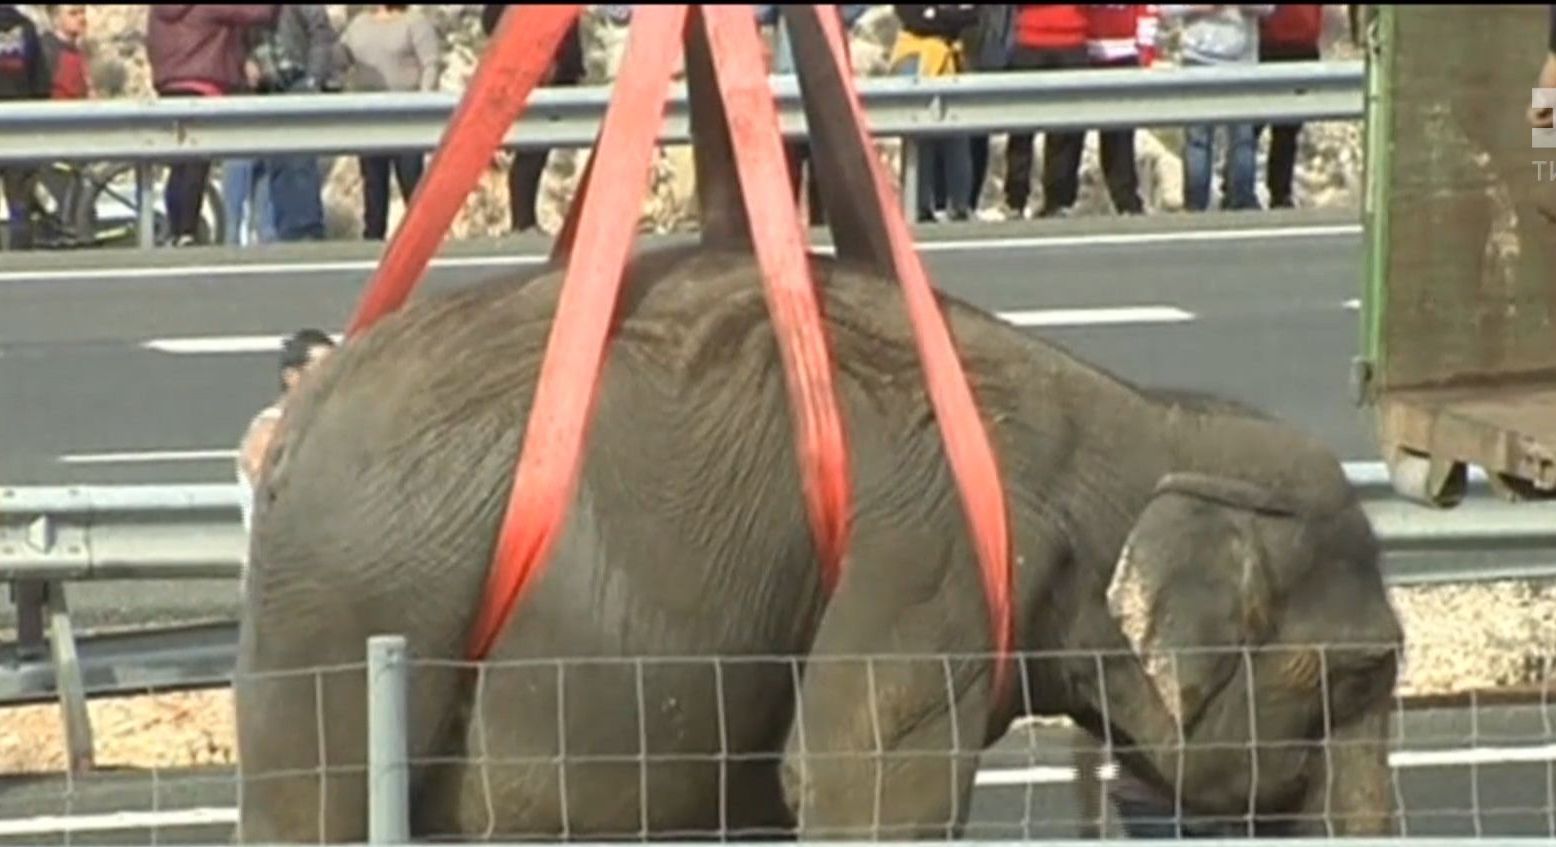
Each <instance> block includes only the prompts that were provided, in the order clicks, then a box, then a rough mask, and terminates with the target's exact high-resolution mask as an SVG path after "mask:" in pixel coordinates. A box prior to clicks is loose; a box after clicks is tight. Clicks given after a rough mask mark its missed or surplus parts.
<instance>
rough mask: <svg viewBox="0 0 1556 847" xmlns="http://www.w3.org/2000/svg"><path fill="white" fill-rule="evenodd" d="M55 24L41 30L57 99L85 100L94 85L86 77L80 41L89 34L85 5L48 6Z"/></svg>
mask: <svg viewBox="0 0 1556 847" xmlns="http://www.w3.org/2000/svg"><path fill="white" fill-rule="evenodd" d="M44 9H45V10H47V12H48V15H49V23H50V25H51V26H52V27H53V28H52V29H51V30H49V31H48V32H44V33H40V34H39V37H40V38H42V40H43V55H44V58H45V60H46V61H47V62H48V65H49V79H50V80H52V83H53V91H52V93H51V95H50V96H51V97H52V98H53V99H55V100H85V99H86V97H87V95H88V94H89V93H90V89H91V86H89V85H88V84H87V79H86V59H85V57H83V56H82V55H81V40H82V38H83V37H84V36H85V35H86V7H85V6H45V7H44Z"/></svg>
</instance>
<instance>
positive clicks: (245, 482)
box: [237, 329, 335, 532]
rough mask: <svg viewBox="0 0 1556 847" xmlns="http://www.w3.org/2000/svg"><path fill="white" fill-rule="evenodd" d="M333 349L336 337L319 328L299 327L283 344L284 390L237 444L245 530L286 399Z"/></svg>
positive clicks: (255, 419)
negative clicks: (268, 450)
mask: <svg viewBox="0 0 1556 847" xmlns="http://www.w3.org/2000/svg"><path fill="white" fill-rule="evenodd" d="M334 349H335V341H334V339H332V338H330V337H329V336H328V335H326V334H325V333H323V332H321V331H319V330H317V329H304V330H300V331H298V332H296V333H294V334H293V335H292V336H291V337H290V338H288V339H286V341H284V342H282V344H281V393H280V395H279V396H277V397H276V399H275V401H274V402H272V403H271V404H270V405H269V406H266V407H265V408H263V409H261V410H260V411H259V414H257V415H255V416H254V419H253V420H251V421H249V426H248V430H247V431H245V432H244V433H243V440H242V441H241V442H239V444H238V462H237V464H238V490H239V493H240V504H241V506H242V509H243V531H244V532H248V531H249V526H250V522H251V521H252V520H253V514H254V489H255V487H256V483H257V482H258V480H259V468H260V463H261V462H262V461H263V460H264V458H265V451H266V450H267V449H269V447H270V438H271V436H272V435H274V434H275V428H276V424H277V423H279V422H280V420H281V410H282V408H283V407H284V406H285V404H286V399H287V397H288V395H290V394H291V392H292V389H294V388H296V387H297V385H298V383H300V382H301V381H302V379H303V377H304V376H306V375H307V374H308V373H309V372H311V371H312V370H313V369H314V368H317V367H318V366H319V363H320V362H323V361H324V359H325V357H327V356H328V355H329V354H330V353H331V352H333V351H334Z"/></svg>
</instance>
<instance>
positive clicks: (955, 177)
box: [891, 4, 978, 221]
mask: <svg viewBox="0 0 1556 847" xmlns="http://www.w3.org/2000/svg"><path fill="white" fill-rule="evenodd" d="M892 9H893V11H895V12H896V14H897V18H898V20H900V21H901V22H902V27H901V29H900V30H899V31H898V33H897V41H896V43H895V44H894V45H893V48H892V55H891V70H892V73H894V74H897V75H900V76H921V77H922V76H949V75H951V74H959V73H963V72H964V71H966V70H967V57H966V55H965V54H964V53H963V50H962V44H961V40H960V39H961V35H962V33H963V31H965V30H966V29H967V28H968V27H970V26H972V25H973V24H974V23H976V22H977V19H978V7H977V6H976V5H973V4H962V5H955V6H893V7H892ZM937 176H940V177H943V181H942V180H938V179H937V178H936V177H937ZM971 183H972V142H971V139H969V138H968V137H967V136H966V135H939V136H933V137H930V138H925V139H922V140H921V141H919V142H918V196H917V197H915V198H914V202H915V207H916V208H917V210H918V219H919V220H920V221H928V220H932V219H934V217H935V212H936V211H937V207H938V208H939V209H944V210H945V212H946V215H947V217H949V218H950V219H952V220H967V219H968V218H969V217H970V216H971V214H972V210H971V208H970V207H969V205H968V199H969V198H970V197H971V196H972V194H973V187H972V184H971ZM937 187H939V189H940V190H938V191H937V190H936V188H937ZM937 200H938V201H939V202H936V201H937Z"/></svg>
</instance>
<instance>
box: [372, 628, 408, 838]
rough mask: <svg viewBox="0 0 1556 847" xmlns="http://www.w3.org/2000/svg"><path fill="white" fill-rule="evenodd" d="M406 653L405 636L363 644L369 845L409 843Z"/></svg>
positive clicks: (395, 636)
mask: <svg viewBox="0 0 1556 847" xmlns="http://www.w3.org/2000/svg"><path fill="white" fill-rule="evenodd" d="M405 652H406V651H405V636H403V635H375V636H373V637H371V638H369V639H368V640H367V777H368V783H367V809H368V820H367V840H368V842H369V843H371V844H409V843H410V840H411V814H410V811H411V808H410V767H409V762H408V761H407V759H408V757H409V753H408V746H407V741H406V697H407V689H408V684H409V683H408V677H409V673H408V672H407V669H406V662H405Z"/></svg>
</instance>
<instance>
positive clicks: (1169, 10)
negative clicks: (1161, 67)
mask: <svg viewBox="0 0 1556 847" xmlns="http://www.w3.org/2000/svg"><path fill="white" fill-rule="evenodd" d="M1160 11H1161V16H1162V17H1163V18H1164V19H1166V18H1177V19H1179V20H1181V21H1182V22H1183V66H1184V67H1186V68H1192V67H1207V66H1235V65H1253V64H1256V63H1257V62H1258V61H1259V19H1260V18H1264V17H1268V16H1269V15H1270V14H1272V13H1273V12H1274V11H1275V6H1274V4H1258V5H1256V4H1235V5H1216V6H1208V5H1193V6H1186V5H1163V6H1162V7H1161V9H1160ZM1256 129H1257V128H1256V127H1255V126H1254V125H1253V124H1249V123H1239V124H1228V125H1226V134H1227V156H1226V172H1225V176H1224V180H1223V187H1222V192H1223V197H1222V206H1223V207H1224V208H1228V209H1257V208H1259V196H1258V194H1257V193H1256V192H1255V185H1256V184H1257V178H1258V135H1257V132H1256ZM1215 132H1216V127H1215V126H1214V125H1212V124H1195V125H1192V126H1188V127H1185V128H1184V138H1183V207H1184V208H1185V209H1188V210H1190V211H1195V212H1202V211H1204V210H1205V209H1206V208H1208V207H1209V206H1210V183H1211V167H1212V163H1213V162H1215V153H1216V151H1215Z"/></svg>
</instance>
